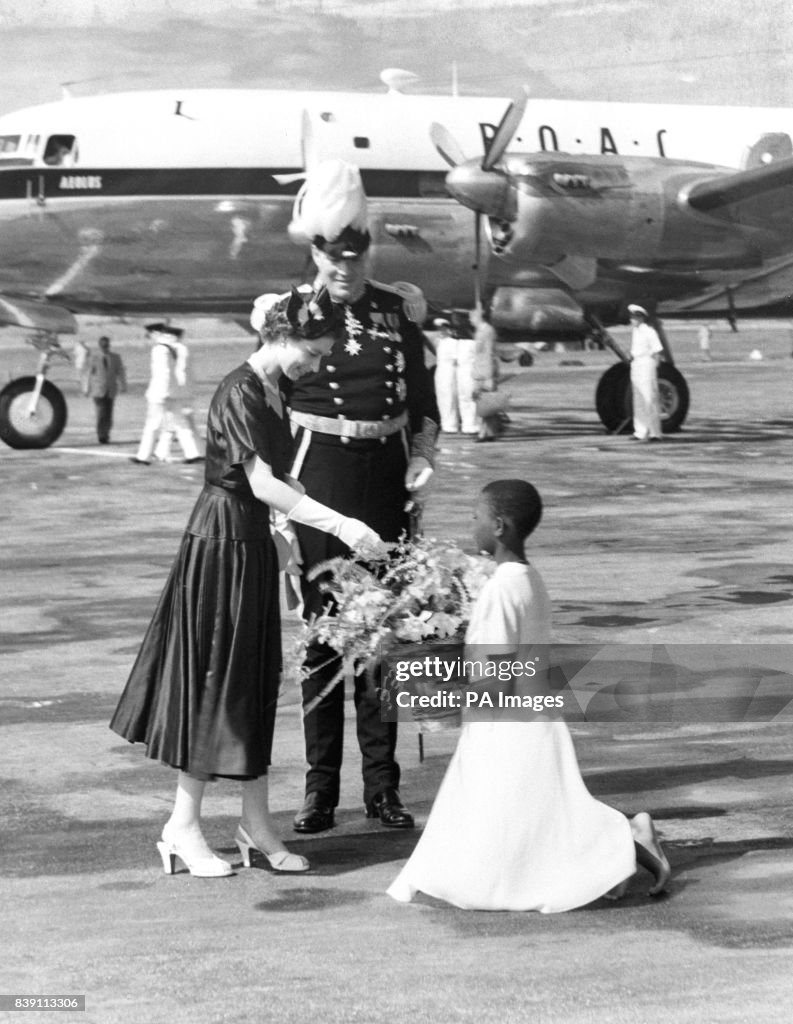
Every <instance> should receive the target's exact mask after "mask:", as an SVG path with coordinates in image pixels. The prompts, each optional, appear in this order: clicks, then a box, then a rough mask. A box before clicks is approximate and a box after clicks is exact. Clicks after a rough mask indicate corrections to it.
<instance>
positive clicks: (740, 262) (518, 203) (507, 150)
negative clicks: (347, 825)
mask: <svg viewBox="0 0 793 1024" xmlns="http://www.w3.org/2000/svg"><path fill="white" fill-rule="evenodd" d="M381 78H382V79H383V81H385V82H386V84H388V85H389V89H388V91H387V92H386V93H384V94H362V93H360V94H359V93H341V92H295V91H271V90H233V89H232V90H222V89H208V90H158V91H154V92H143V91H142V92H131V93H118V94H108V95H104V96H94V97H85V98H80V99H76V98H67V99H65V100H63V101H61V102H59V103H51V104H44V105H41V106H38V107H30V108H27V109H25V110H20V111H17V112H14V113H10V114H7V115H5V116H3V117H0V324H6V325H15V326H17V327H23V328H26V329H29V330H30V331H31V332H32V334H33V339H32V340H33V343H34V344H35V345H36V346H37V347H38V348H40V350H41V358H40V361H39V368H38V371H37V373H36V374H35V375H31V376H28V377H22V378H19V379H17V380H15V381H11V382H10V383H9V384H8V385H6V387H5V388H4V389H3V390H2V391H0V438H2V439H3V440H4V441H5V442H6V443H7V444H9V445H11V446H12V447H15V448H43V447H46V446H47V445H49V444H52V443H53V442H54V441H55V440H56V439H57V438H58V437H59V436H60V434H61V432H62V430H63V428H64V425H65V422H66V403H65V401H64V398H63V395H62V393H61V392H60V390H59V389H58V388H57V387H55V385H54V384H53V383H52V382H51V381H49V380H48V379H47V368H48V366H49V363H50V361H51V359H52V358H54V357H55V355H56V353H58V352H61V351H63V350H62V348H61V346H60V342H59V337H60V336H61V335H65V334H66V335H68V334H73V333H75V332H76V328H77V324H76V320H75V315H76V314H81V313H93V314H100V315H147V316H149V315H157V316H168V315H173V314H186V313H190V314H195V315H201V314H204V315H213V316H228V317H232V318H235V319H238V320H239V322H241V323H242V322H247V314H248V311H249V309H250V303H251V300H252V297H253V296H255V295H257V294H259V293H260V292H262V291H278V290H285V289H286V288H288V287H289V286H290V285H291V284H293V283H294V282H295V281H298V280H301V279H305V278H306V277H307V276H308V275H310V273H311V266H310V262H309V261H308V257H307V254H306V250H305V246H303V247H298V246H296V245H295V244H294V243H293V242H292V241H291V240H290V238H289V234H288V230H287V229H288V225H289V221H290V219H291V211H292V205H293V202H294V197H295V195H296V193H297V190H298V188H299V186H300V184H301V182H302V179H303V177H304V176H305V173H306V170H307V169H310V168H311V167H312V166H313V165H315V164H316V162H318V161H320V160H323V159H327V158H330V157H338V158H341V159H344V160H348V161H350V162H351V163H355V164H357V165H358V166H359V167H360V168H361V173H362V177H363V181H364V186H365V188H366V191H367V194H368V196H369V200H370V229H371V233H372V239H373V244H372V247H371V250H370V252H371V260H372V267H371V274H372V276H373V277H375V278H378V279H380V280H385V281H393V280H409V281H412V282H414V283H416V284H418V285H419V286H420V287H422V288H423V290H424V292H425V294H426V296H427V298H428V300H429V302H430V305H431V308H433V309H435V310H442V309H445V310H448V309H450V308H470V307H471V306H472V305H474V304H478V303H480V302H481V303H484V304H486V305H487V306H488V307H489V309H490V311H491V319H492V322H493V324H494V326H495V327H496V328H497V330H498V331H499V336H500V337H501V338H504V339H510V338H523V339H527V338H542V339H547V338H549V337H553V336H554V335H556V336H563V335H566V336H568V337H569V336H571V335H576V336H578V337H582V336H584V335H585V334H588V333H593V332H594V333H595V334H596V336H597V337H598V338H600V339H601V340H602V341H604V342H605V343H606V344H610V345H611V346H612V347H614V349H615V351H616V352H617V354H618V355H619V357H620V362H618V363H617V364H616V365H614V366H612V367H611V368H610V369H609V370H608V371H607V372H606V373H605V374H604V376H603V378H602V379H601V381H600V383H599V385H598V389H597V394H596V407H597V410H598V413H599V415H600V418H601V420H602V421H603V423H604V424H605V426H606V427H607V428H608V429H609V430H614V431H616V430H620V429H624V428H625V427H626V426H627V425H628V424H629V423H630V418H631V412H630V388H629V381H628V368H627V357H626V356H625V354H624V353H622V352H621V351H620V350H619V347H618V346H617V345H616V344H615V343H614V342H613V339H611V337H610V335H609V334H608V331H607V330H606V328H607V327H608V326H610V325H613V324H616V323H620V322H624V321H625V310H626V306H627V305H628V303H630V302H637V301H638V302H640V303H642V304H643V305H645V306H646V307H648V308H650V309H651V310H654V311H657V312H658V313H659V314H662V315H663V316H690V317H712V316H715V315H727V316H729V317H734V316H736V315H737V314H738V313H739V312H740V313H743V312H751V313H753V314H758V313H765V314H775V313H776V314H787V315H790V312H791V305H790V303H791V294H793V223H791V217H793V190H791V184H793V143H791V135H790V131H791V129H792V128H793V125H791V123H790V122H791V120H793V115H791V112H790V111H786V110H782V109H774V108H737V107H734V108H727V107H693V106H692V107H684V106H666V105H651V104H630V103H622V104H621V103H616V104H615V103H596V102H567V101H561V100H539V99H538V100H534V99H532V100H531V101H530V102H529V100H528V97H527V96H526V94H525V93H524V94H523V95H522V96H521V97H519V98H518V99H517V100H516V101H515V102H513V103H512V104H509V106H507V110H506V113H505V114H504V116H503V117H501V116H500V115H501V112H502V111H504V108H505V104H506V103H507V101H506V100H504V99H502V98H494V97H490V98H482V97H460V96H427V95H411V94H408V93H405V92H403V91H401V89H402V84H401V83H403V82H405V81H407V78H406V74H405V73H404V72H399V71H397V70H396V69H391V70H390V71H389V72H384V73H383V75H382V76H381ZM466 153H470V154H474V153H480V154H481V155H479V156H475V157H473V156H472V157H471V158H470V159H469V158H466V156H465V154H466ZM471 211H473V218H472V215H471ZM483 236H484V239H486V243H487V244H485V245H483ZM660 375H661V382H660V384H661V393H662V407H663V426H664V429H665V430H667V431H672V430H676V429H679V427H680V425H681V424H682V422H683V420H684V418H685V415H686V411H687V408H688V389H687V387H686V383H685V380H684V379H683V377H682V375H681V374H680V373H679V372H678V370H677V369H676V367H674V365H673V363H672V361H671V356H669V357H668V361H667V362H666V363H664V364H662V367H661V370H660Z"/></svg>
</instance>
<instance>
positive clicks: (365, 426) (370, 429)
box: [358, 421, 380, 438]
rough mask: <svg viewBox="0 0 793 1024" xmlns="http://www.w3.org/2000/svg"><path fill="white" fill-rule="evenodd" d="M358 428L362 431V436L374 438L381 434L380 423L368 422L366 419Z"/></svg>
mask: <svg viewBox="0 0 793 1024" xmlns="http://www.w3.org/2000/svg"><path fill="white" fill-rule="evenodd" d="M358 429H359V430H360V432H361V437H365V438H372V437H379V436H380V424H379V423H367V422H366V421H364V422H363V423H360V424H359V426H358Z"/></svg>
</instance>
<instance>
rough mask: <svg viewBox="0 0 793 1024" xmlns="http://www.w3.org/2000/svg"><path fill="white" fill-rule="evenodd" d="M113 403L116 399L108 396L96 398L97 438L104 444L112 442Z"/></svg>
mask: <svg viewBox="0 0 793 1024" xmlns="http://www.w3.org/2000/svg"><path fill="white" fill-rule="evenodd" d="M113 401H114V399H112V398H110V397H109V396H107V395H104V396H103V397H102V398H94V405H95V406H96V436H97V437H98V439H99V441H100V443H102V444H106V443H107V442H108V441H109V440H110V431H111V430H112V429H113Z"/></svg>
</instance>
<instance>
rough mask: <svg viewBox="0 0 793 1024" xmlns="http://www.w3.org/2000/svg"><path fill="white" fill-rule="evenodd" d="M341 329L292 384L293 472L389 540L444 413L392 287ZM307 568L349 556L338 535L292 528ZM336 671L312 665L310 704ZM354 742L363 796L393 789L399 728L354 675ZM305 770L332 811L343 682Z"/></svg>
mask: <svg viewBox="0 0 793 1024" xmlns="http://www.w3.org/2000/svg"><path fill="white" fill-rule="evenodd" d="M344 312H345V330H344V336H343V338H341V339H339V340H337V342H336V343H335V345H334V347H333V350H332V352H331V354H330V355H329V356H327V357H325V358H323V360H322V363H321V365H320V368H319V371H318V372H317V373H313V374H309V375H307V376H305V377H302V378H300V379H299V380H297V381H294V382H290V383H288V384H287V396H288V401H289V406H290V410H291V418H292V429H293V433H294V437H295V463H294V467H293V469H292V475H293V476H295V477H296V478H297V479H298V480H299V481H300V482H301V483H302V484H303V486H304V487H305V489H306V492H307V493H308V494H309V496H310V497H312V498H314V499H315V500H317V501H320V502H322V503H323V504H325V505H328V506H330V507H331V508H332V509H334V510H336V511H337V512H340V513H342V514H343V515H346V516H352V517H354V518H356V519H361V520H362V521H363V522H364V523H366V524H367V525H368V526H370V527H371V528H372V529H373V530H376V531H377V533H379V534H380V536H381V537H382V538H383V540H386V541H395V540H397V539H398V538H399V536H400V534H402V533H403V531H406V530H407V528H408V515H407V513H406V512H405V504H406V503H407V501H408V500H409V497H410V496H409V494H408V492H407V491H406V490H405V471H406V468H407V464H408V459H409V457H410V455H423V456H425V457H427V458H428V459H429V461H430V462H431V461H432V452H433V447H434V440H435V436H436V434H437V429H438V427H437V424H438V418H439V417H438V408H437V404H436V402H435V393H434V390H433V386H432V379H431V377H430V374H429V373H428V371H427V369H426V366H425V364H424V338H423V335H422V333H421V330H420V328H419V327H418V326H417V325H416V324H414V323H412V322H411V321H410V320H409V319H408V318H407V316H406V315H405V311H404V309H403V299H402V297H401V296H400V295H398V294H397V293H396V292H395V291H393V290H391V289H389V288H385V287H383V286H380V285H375V284H372V283H371V282H367V283H366V287H365V291H364V294H363V296H362V297H361V298H360V299H359V300H358V301H357V302H354V303H351V304H349V305H346V304H345V307H344ZM296 529H297V534H298V539H299V541H300V549H301V553H302V556H303V562H304V564H303V571H304V573H308V571H309V570H310V569H311V568H312V566H315V565H317V564H318V563H320V562H323V561H325V560H326V559H328V558H334V557H336V556H337V555H342V554H347V553H348V550H349V549H348V548H347V547H346V546H345V545H344V544H343V543H342V542H341V541H340V540H338V539H337V538H336V537H333V536H331V535H330V534H328V533H323V532H321V531H319V530H315V529H313V528H311V527H305V526H300V525H298V526H297V527H296ZM318 582H319V581H316V580H315V581H313V582H308V581H307V579H306V576H305V575H304V576H303V580H302V588H303V602H304V616H305V617H306V618H309V617H310V616H312V615H314V614H315V613H317V612H319V611H320V609H321V608H322V605H323V602H324V601H325V600H326V598H325V596H324V595H323V594H322V593H321V592H320V590H319V586H318ZM328 660H329V651H328V649H327V648H326V647H317V648H313V649H310V650H309V652H308V656H307V659H306V665H307V667H309V668H316V667H317V666H319V665H322V663H324V662H328ZM337 670H338V661H337V660H336V661H331V663H330V664H326V665H323V667H321V668H317V669H316V671H314V672H313V673H312V675H311V677H310V678H309V680H308V681H307V682H305V683H304V685H303V701H304V704H308V703H309V702H310V701H311V700H312V699H313V698H314V697H316V696H317V694H318V693H319V692H320V691H321V690H322V689H323V687H324V686H325V685H326V684H327V682H328V681H329V680H330V679H331V678H332V677H333V676H334V674H335V673H336V671H337ZM355 707H356V712H357V723H358V742H359V745H360V748H361V754H362V758H363V779H364V800H365V801H367V802H368V801H369V800H371V798H372V797H373V796H375V795H376V794H377V793H378V792H380V791H381V790H382V789H383V788H384V787H394V788H396V787H398V785H399V766H398V765H397V763H396V761H395V760H394V750H395V747H396V724H395V723H390V722H382V721H381V720H380V706H379V701H378V697H377V694H376V692H375V691H374V688H373V687H372V686H371V685H370V686H369V687H367V686H366V682H365V679H364V678H363V677H359V678H358V679H356V686H355ZM304 729H305V737H306V758H307V760H308V763H309V771H308V774H307V777H306V793H307V794H310V793H317V794H320V795H321V796H322V798H323V800H325V801H327V803H328V804H329V805H330V806H331V807H335V806H336V805H337V803H338V800H339V773H340V770H341V762H342V747H343V730H344V686H343V685H342V684H339V685H337V686H335V687H334V688H333V689H332V690H331V691H330V693H329V694H327V696H326V697H325V698H323V700H322V702H321V703H320V704H319V705H318V706H317V707H316V708H314V709H312V710H311V712H310V713H309V714H308V715H306V717H305V718H304Z"/></svg>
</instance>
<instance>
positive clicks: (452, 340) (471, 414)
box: [434, 314, 479, 436]
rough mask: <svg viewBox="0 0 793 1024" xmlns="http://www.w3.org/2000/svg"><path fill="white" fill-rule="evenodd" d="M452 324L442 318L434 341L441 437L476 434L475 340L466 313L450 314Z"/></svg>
mask: <svg viewBox="0 0 793 1024" xmlns="http://www.w3.org/2000/svg"><path fill="white" fill-rule="evenodd" d="M452 320H453V322H450V321H448V320H446V319H445V318H441V319H439V320H436V321H435V323H434V326H435V327H436V328H437V330H438V335H437V339H436V342H435V360H436V365H435V394H436V396H437V399H438V410H439V412H440V414H441V430H442V431H443V432H444V434H456V433H457V432H458V431H460V430H461V431H462V433H463V434H471V435H474V436H475V435H476V434H478V433H479V421H478V420H477V417H476V402H475V401H474V377H473V369H474V355H475V350H476V341H475V340H474V338H473V337H472V336H471V330H470V323H468V316H467V315H466V314H462V315H460V314H453V316H452Z"/></svg>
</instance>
